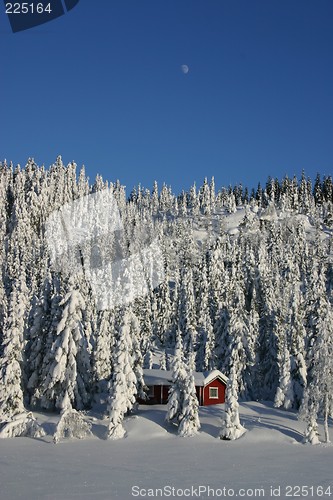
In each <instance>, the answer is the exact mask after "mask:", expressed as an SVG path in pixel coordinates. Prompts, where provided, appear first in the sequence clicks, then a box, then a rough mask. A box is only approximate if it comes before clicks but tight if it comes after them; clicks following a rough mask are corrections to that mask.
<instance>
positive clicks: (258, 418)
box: [241, 402, 304, 442]
mask: <svg viewBox="0 0 333 500" xmlns="http://www.w3.org/2000/svg"><path fill="white" fill-rule="evenodd" d="M242 406H244V407H246V408H249V409H250V410H252V411H254V412H256V414H254V415H242V416H241V422H242V424H243V425H244V426H245V427H246V428H247V429H249V430H251V429H255V428H257V429H260V428H261V429H270V430H275V431H278V432H280V433H281V434H284V435H285V436H288V437H290V438H292V439H295V441H298V442H302V440H303V437H304V436H303V434H302V432H300V431H298V430H296V429H294V428H293V427H289V426H287V425H284V424H282V423H281V422H277V421H276V419H277V418H279V419H280V418H283V419H284V420H286V418H289V419H290V420H293V421H297V415H296V414H295V413H293V412H288V411H286V410H280V409H279V408H274V407H273V406H272V407H268V408H267V407H262V406H261V407H260V408H258V406H256V405H255V404H251V403H245V402H243V403H242Z"/></svg>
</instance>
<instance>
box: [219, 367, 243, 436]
mask: <svg viewBox="0 0 333 500" xmlns="http://www.w3.org/2000/svg"><path fill="white" fill-rule="evenodd" d="M245 432H246V429H245V428H244V427H243V426H242V425H241V423H240V420H239V404H238V382H237V368H236V365H235V363H233V364H232V366H231V370H230V374H229V379H228V382H227V390H226V401H225V416H224V420H223V424H222V429H221V431H220V439H225V440H231V441H233V440H235V439H238V438H240V437H241V436H242V435H243V434H244V433H245Z"/></svg>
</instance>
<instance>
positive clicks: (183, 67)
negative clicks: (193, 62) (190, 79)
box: [180, 64, 190, 75]
mask: <svg viewBox="0 0 333 500" xmlns="http://www.w3.org/2000/svg"><path fill="white" fill-rule="evenodd" d="M180 69H181V70H182V73H184V75H187V73H188V72H189V71H190V68H189V67H188V66H187V64H182V65H181V67H180Z"/></svg>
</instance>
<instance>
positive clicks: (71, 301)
mask: <svg viewBox="0 0 333 500" xmlns="http://www.w3.org/2000/svg"><path fill="white" fill-rule="evenodd" d="M67 290H68V291H67V293H66V294H65V296H64V298H63V299H62V300H61V301H60V303H59V307H60V308H61V316H60V321H59V323H58V324H57V326H56V332H55V340H54V342H53V345H52V348H51V353H50V356H49V361H48V370H47V374H46V377H45V379H44V380H43V381H42V383H41V389H40V396H39V397H40V405H41V406H42V407H43V408H58V409H60V410H62V409H64V408H65V407H66V408H67V406H68V401H70V404H71V405H72V406H73V407H75V408H76V409H78V410H82V409H83V408H85V407H86V406H87V405H88V403H89V401H90V394H89V389H90V379H91V369H90V359H89V355H88V346H87V341H86V337H85V335H84V332H83V325H82V311H83V310H84V308H85V303H84V301H83V298H82V295H81V293H80V291H79V290H78V288H77V287H76V284H75V280H74V279H73V278H72V277H71V278H69V279H68V283H67ZM65 403H66V405H65ZM64 405H65V406H64Z"/></svg>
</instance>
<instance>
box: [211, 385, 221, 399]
mask: <svg viewBox="0 0 333 500" xmlns="http://www.w3.org/2000/svg"><path fill="white" fill-rule="evenodd" d="M209 398H210V399H218V398H219V388H218V387H210V388H209Z"/></svg>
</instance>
